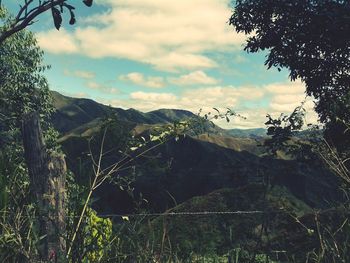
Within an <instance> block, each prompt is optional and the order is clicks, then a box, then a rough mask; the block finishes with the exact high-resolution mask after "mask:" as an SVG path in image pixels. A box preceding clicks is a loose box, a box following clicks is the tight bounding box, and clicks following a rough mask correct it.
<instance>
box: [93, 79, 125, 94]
mask: <svg viewBox="0 0 350 263" xmlns="http://www.w3.org/2000/svg"><path fill="white" fill-rule="evenodd" d="M86 87H87V88H89V89H92V90H97V91H100V92H102V93H107V94H117V93H119V90H118V89H117V88H113V87H110V86H108V85H105V84H101V83H98V82H96V81H88V82H86Z"/></svg>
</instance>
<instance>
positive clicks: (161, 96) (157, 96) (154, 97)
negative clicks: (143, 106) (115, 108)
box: [130, 91, 177, 103]
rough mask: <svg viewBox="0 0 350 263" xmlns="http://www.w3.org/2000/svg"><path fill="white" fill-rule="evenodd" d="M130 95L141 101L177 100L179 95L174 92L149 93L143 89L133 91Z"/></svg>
mask: <svg viewBox="0 0 350 263" xmlns="http://www.w3.org/2000/svg"><path fill="white" fill-rule="evenodd" d="M130 97H131V98H132V99H135V100H140V101H154V102H160V103H162V102H169V101H172V100H176V99H177V97H176V96H175V95H174V94H172V93H155V92H154V93H147V92H142V91H136V92H132V93H131V94H130Z"/></svg>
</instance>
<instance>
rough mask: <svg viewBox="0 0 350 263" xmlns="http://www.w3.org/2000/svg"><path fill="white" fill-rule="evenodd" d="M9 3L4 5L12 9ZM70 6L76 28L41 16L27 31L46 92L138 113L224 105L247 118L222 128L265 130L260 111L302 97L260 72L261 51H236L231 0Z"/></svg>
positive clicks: (277, 76)
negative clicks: (41, 63)
mask: <svg viewBox="0 0 350 263" xmlns="http://www.w3.org/2000/svg"><path fill="white" fill-rule="evenodd" d="M15 2H16V1H6V0H5V1H3V3H4V4H5V6H6V5H9V7H10V9H11V10H13V11H15V10H17V9H18V6H17V4H15ZM34 2H36V1H34ZM71 2H76V7H77V11H76V16H77V24H76V25H75V26H69V25H67V21H68V20H69V18H68V17H66V18H65V23H64V24H63V27H62V28H61V29H60V31H57V30H55V29H54V27H53V22H52V18H51V16H50V13H49V12H48V13H46V14H44V15H42V16H41V17H40V18H39V19H38V21H37V23H36V24H34V25H33V26H31V27H30V29H31V30H32V31H34V32H35V33H36V36H37V38H38V43H39V45H40V46H41V48H42V49H43V50H44V51H45V62H46V63H47V64H50V65H51V66H52V68H51V70H50V71H48V72H46V75H47V78H48V80H49V83H50V86H51V89H53V90H57V91H59V92H61V93H63V94H65V95H68V96H73V97H85V98H91V99H94V100H96V101H99V102H101V103H104V104H110V105H112V106H115V107H122V108H135V109H138V110H141V111H151V110H155V109H159V108H174V109H187V110H190V111H193V112H194V113H196V112H198V110H199V109H201V108H202V109H203V111H210V109H211V108H212V107H216V108H226V107H228V108H231V109H233V110H235V111H236V112H239V113H240V114H242V115H244V116H245V117H247V120H242V119H233V120H232V121H231V122H230V123H228V124H227V123H224V122H222V123H220V124H221V125H222V126H223V127H225V128H254V127H263V126H264V125H263V124H264V121H265V120H266V118H265V116H266V114H267V113H272V114H278V113H280V112H284V113H289V112H290V111H292V110H293V108H294V107H295V106H297V105H299V104H300V102H301V101H302V100H303V99H304V98H305V95H304V91H305V88H304V85H303V84H302V83H300V82H298V81H297V82H294V83H292V82H290V81H289V79H288V72H287V71H281V72H278V71H277V70H275V69H270V70H267V68H266V67H265V66H264V58H265V55H266V54H265V53H258V54H247V53H246V52H244V51H243V44H244V40H245V36H244V35H241V34H237V33H235V31H234V29H233V28H232V27H230V26H229V25H228V20H229V18H230V15H231V13H232V10H233V8H232V4H230V2H231V1H229V0H177V1H172V0H100V1H95V4H94V6H93V7H91V8H87V7H85V6H83V5H82V4H81V3H80V2H81V1H71ZM312 106H313V103H312V102H311V101H310V102H309V103H307V107H308V108H310V109H311V108H312ZM307 118H308V121H312V120H314V118H315V116H314V114H312V113H310V114H308V116H307Z"/></svg>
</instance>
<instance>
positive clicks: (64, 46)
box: [37, 28, 79, 54]
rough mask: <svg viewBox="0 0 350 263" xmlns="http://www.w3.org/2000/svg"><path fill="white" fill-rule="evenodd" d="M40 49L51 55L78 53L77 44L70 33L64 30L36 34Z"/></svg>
mask: <svg viewBox="0 0 350 263" xmlns="http://www.w3.org/2000/svg"><path fill="white" fill-rule="evenodd" d="M37 39H38V43H39V45H40V47H42V48H43V49H44V50H47V51H49V52H50V53H53V54H62V53H63V54H72V53H78V52H79V46H78V43H77V41H76V39H75V37H74V35H72V34H71V33H69V32H68V31H66V30H65V29H64V28H62V29H61V30H59V31H58V30H50V31H47V32H41V33H38V34H37Z"/></svg>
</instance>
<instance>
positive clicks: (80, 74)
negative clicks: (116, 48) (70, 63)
mask: <svg viewBox="0 0 350 263" xmlns="http://www.w3.org/2000/svg"><path fill="white" fill-rule="evenodd" d="M63 74H64V75H66V76H73V77H77V78H82V79H93V78H95V77H96V74H95V73H94V72H91V71H85V70H76V71H70V70H64V72H63Z"/></svg>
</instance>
